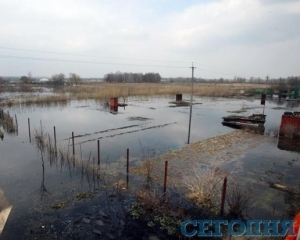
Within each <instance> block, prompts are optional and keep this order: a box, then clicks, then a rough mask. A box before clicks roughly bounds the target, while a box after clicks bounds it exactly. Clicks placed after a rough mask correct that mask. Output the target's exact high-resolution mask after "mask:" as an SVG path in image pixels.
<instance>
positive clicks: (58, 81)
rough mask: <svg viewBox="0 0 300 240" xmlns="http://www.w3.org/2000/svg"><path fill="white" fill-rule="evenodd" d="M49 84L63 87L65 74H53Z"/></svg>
mask: <svg viewBox="0 0 300 240" xmlns="http://www.w3.org/2000/svg"><path fill="white" fill-rule="evenodd" d="M51 80H52V81H51V83H52V84H53V85H57V86H58V85H63V84H64V81H65V74H63V73H60V74H55V75H53V76H52V79H51Z"/></svg>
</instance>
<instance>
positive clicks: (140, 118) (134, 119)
mask: <svg viewBox="0 0 300 240" xmlns="http://www.w3.org/2000/svg"><path fill="white" fill-rule="evenodd" d="M127 119H128V120H129V121H148V120H153V119H152V118H145V117H129V118H127Z"/></svg>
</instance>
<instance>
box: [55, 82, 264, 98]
mask: <svg viewBox="0 0 300 240" xmlns="http://www.w3.org/2000/svg"><path fill="white" fill-rule="evenodd" d="M257 87H258V86H257V85H251V84H237V83H233V84H220V83H219V84H218V83H216V84H203V83H195V84H194V93H195V94H197V95H201V96H219V97H225V96H227V97H230V96H234V95H236V94H239V90H249V89H253V88H257ZM58 92H69V93H71V94H72V95H73V96H74V97H75V98H76V99H86V98H94V99H98V98H109V97H127V96H140V95H161V94H176V93H190V92H191V85H190V83H176V84H172V83H151V84H150V83H142V84H139V83H100V84H99V83H98V84H90V85H80V86H78V87H66V88H63V89H59V90H58Z"/></svg>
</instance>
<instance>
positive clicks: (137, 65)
mask: <svg viewBox="0 0 300 240" xmlns="http://www.w3.org/2000/svg"><path fill="white" fill-rule="evenodd" d="M0 58H11V59H21V60H35V61H49V62H66V63H88V64H101V65H115V66H135V67H156V68H182V69H184V68H188V67H183V66H166V65H147V64H130V63H113V62H98V61H81V60H70V59H58V58H39V57H21V56H10V55H0Z"/></svg>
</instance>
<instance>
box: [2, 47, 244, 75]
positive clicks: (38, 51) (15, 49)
mask: <svg viewBox="0 0 300 240" xmlns="http://www.w3.org/2000/svg"><path fill="white" fill-rule="evenodd" d="M0 49H6V50H13V51H23V52H36V53H45V54H59V55H68V56H80V57H93V58H106V59H119V60H127V61H143V62H164V63H167V62H170V63H185V64H189V62H184V61H169V60H155V59H152V60H151V59H149V60H147V59H138V58H123V57H108V56H95V55H88V54H76V53H64V52H52V51H41V50H33V49H24V48H11V47H3V46H0ZM36 60H37V59H36ZM51 61H52V60H51ZM66 61H72V62H75V61H74V60H66ZM78 62H79V61H78ZM83 62H86V63H92V61H82V63H83ZM99 64H100V63H99ZM103 64H106V63H103ZM110 64H111V65H124V66H125V65H126V64H114V63H110ZM195 64H197V65H198V68H201V69H203V70H205V71H207V72H212V73H221V74H226V75H230V76H240V74H234V73H231V72H227V71H225V70H222V69H218V68H216V67H213V66H209V65H205V64H202V63H201V64H200V63H195ZM127 66H142V67H146V65H143V64H141V65H140V64H136V65H134V64H132V65H131V64H128V65H127ZM149 66H152V67H156V65H149ZM168 67H169V66H168ZM173 67H174V66H172V68H173ZM207 67H208V68H207ZM210 67H212V68H214V69H216V70H211V69H209V68H210ZM179 68H181V67H179Z"/></svg>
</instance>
